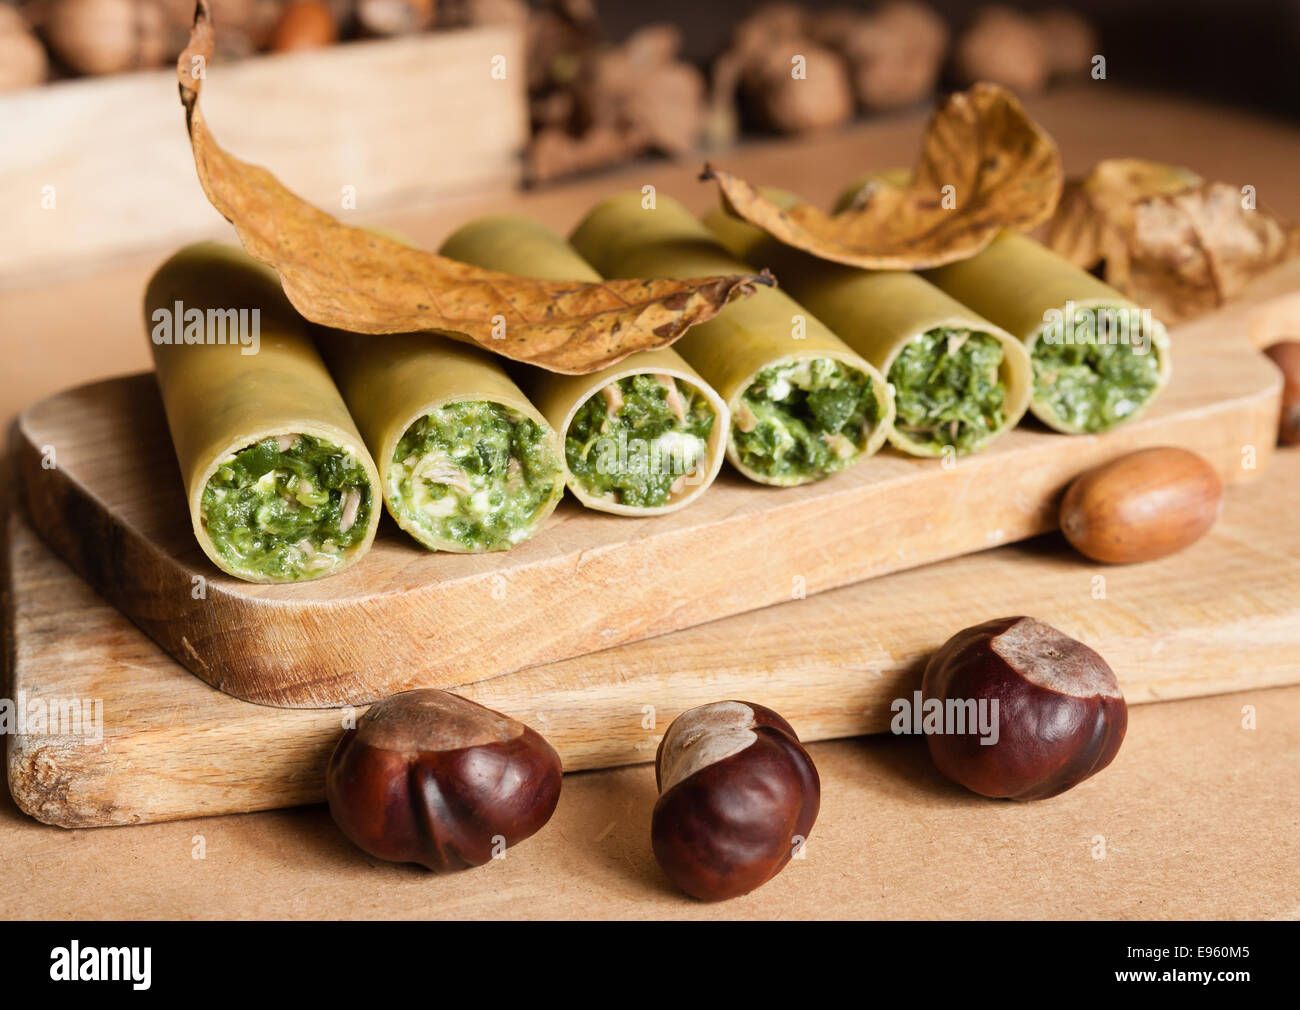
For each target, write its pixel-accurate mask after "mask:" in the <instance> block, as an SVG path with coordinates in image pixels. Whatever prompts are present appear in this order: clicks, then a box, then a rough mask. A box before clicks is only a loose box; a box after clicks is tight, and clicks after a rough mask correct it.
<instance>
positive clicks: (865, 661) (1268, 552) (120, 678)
mask: <svg viewBox="0 0 1300 1010" xmlns="http://www.w3.org/2000/svg"><path fill="white" fill-rule="evenodd" d="M1298 498H1300V450H1290V451H1285V452H1280V453H1279V454H1278V458H1277V460H1276V461H1275V463H1274V466H1273V468H1272V470H1271V471H1270V473H1269V474H1268V475H1266V476H1265V477H1264V478H1262V479H1261V480H1259V481H1256V482H1254V483H1251V484H1247V485H1242V486H1238V487H1233V488H1230V489H1229V490H1228V492H1227V501H1226V504H1225V508H1224V512H1223V516H1222V518H1221V519H1220V520H1219V522H1218V524H1217V525H1216V526H1215V528H1214V529H1213V530H1212V531H1211V533H1210V534H1209V535H1208V536H1207V537H1205V538H1204V539H1203V540H1201V541H1200V542H1199V543H1197V544H1195V545H1194V546H1193V547H1191V548H1190V549H1188V550H1187V551H1184V552H1183V553H1182V554H1179V555H1175V556H1173V557H1170V558H1166V559H1164V560H1162V561H1157V562H1151V563H1147V564H1141V565H1131V566H1124V567H1103V566H1097V565H1093V564H1091V563H1089V562H1087V561H1085V560H1083V559H1081V558H1080V557H1079V556H1078V555H1076V554H1074V553H1073V552H1072V551H1071V550H1070V549H1069V548H1068V547H1067V546H1066V545H1065V544H1064V542H1063V541H1062V540H1061V538H1060V536H1059V534H1052V535H1049V536H1046V537H1040V538H1038V539H1035V540H1031V541H1028V542H1025V543H1022V544H1016V545H1012V546H1007V547H1001V548H998V549H997V550H992V551H985V552H982V553H979V554H972V555H970V556H967V557H963V558H958V559H954V560H951V561H946V562H942V563H940V564H935V565H929V566H926V567H923V568H917V569H914V570H912V571H907V572H900V573H897V574H894V575H890V576H887V577H885V578H881V579H874V580H871V581H868V582H862V583H859V584H857V585H853V586H848V587H846V588H843V589H837V590H834V591H832V592H827V593H823V594H821V595H819V596H816V597H812V598H810V599H806V600H799V601H794V602H789V603H785V604H782V605H780V606H776V607H769V608H767V609H765V610H759V611H756V612H753V613H749V614H742V615H738V616H735V617H730V618H727V619H725V620H721V621H716V622H714V623H711V624H705V625H701V626H698V627H694V628H690V629H688V630H685V631H679V632H676V633H674V634H671V635H664V636H662V637H659V638H654V639H650V640H647V641H642V642H636V643H633V644H630V645H625V646H622V647H620V648H617V649H609V650H606V651H604V652H596V653H591V654H589V655H585V656H580V657H577V658H575V659H570V660H566V661H564V662H560V663H552V664H549V665H545V666H539V667H534V668H533V669H530V670H525V671H522V672H519V673H513V674H508V675H505V676H501V677H495V678H493V679H491V680H485V681H481V682H477V683H473V684H468V685H465V686H463V687H461V688H458V689H457V690H458V693H461V694H464V695H466V696H467V697H470V698H473V699H475V700H477V701H480V702H482V703H484V704H486V705H490V706H491V707H493V708H496V709H499V710H501V711H504V712H507V713H509V714H511V715H513V716H515V717H517V718H519V719H522V720H524V721H525V722H527V723H529V724H530V725H532V726H533V727H535V728H536V729H537V730H538V731H540V732H541V733H543V734H545V735H546V736H547V738H548V739H550V741H551V742H552V743H553V744H554V745H555V747H556V748H557V750H558V751H559V752H560V755H561V757H562V758H563V760H564V766H565V769H566V770H568V771H577V770H580V769H585V768H599V767H607V766H612V765H622V764H631V763H635V762H643V761H650V760H652V759H653V756H654V752H655V748H656V747H657V746H658V743H659V738H660V736H661V734H662V732H663V730H664V728H665V727H667V726H668V724H669V723H670V722H671V721H672V719H673V718H674V717H675V716H676V715H678V713H680V712H681V711H683V710H684V709H686V708H689V707H691V706H693V705H697V704H702V703H705V702H709V701H717V700H720V699H724V698H744V699H748V700H750V701H754V702H758V703H760V704H764V705H768V706H771V707H772V708H774V709H776V710H777V711H778V712H781V713H782V714H783V715H785V716H786V717H787V718H788V719H789V720H790V722H791V723H792V724H793V725H794V727H795V729H796V730H797V731H798V733H799V734H800V736H801V737H802V738H803V739H805V740H820V739H826V738H833V737H843V736H852V735H857V734H861V733H870V732H880V731H883V730H886V729H887V728H888V723H889V720H890V715H891V713H890V708H889V706H890V702H891V701H893V699H895V698H899V697H908V696H910V694H911V692H912V691H913V690H915V689H916V688H917V686H918V685H919V677H920V672H921V670H922V666H923V663H924V660H925V657H926V656H927V655H928V654H929V653H930V652H931V651H932V650H933V649H935V648H936V647H937V646H938V645H940V644H941V643H942V642H943V641H944V640H945V639H946V638H947V637H948V636H949V635H951V634H952V633H953V632H955V631H957V630H959V629H960V628H963V627H966V626H969V625H971V624H975V623H978V622H980V621H983V620H986V619H988V618H991V617H998V616H1007V615H1011V614H1017V613H1028V614H1031V615H1033V616H1036V617H1039V618H1041V619H1043V620H1046V621H1049V622H1051V623H1052V624H1054V625H1056V626H1057V627H1059V628H1061V629H1062V630H1064V631H1066V632H1068V633H1069V634H1071V635H1074V636H1076V637H1078V638H1081V639H1082V640H1084V641H1086V642H1087V643H1088V644H1090V645H1092V646H1093V647H1094V648H1096V649H1098V650H1099V651H1100V652H1101V653H1102V654H1103V655H1104V656H1105V657H1106V658H1107V660H1109V662H1110V663H1111V665H1112V666H1113V667H1114V669H1115V671H1116V673H1117V674H1118V676H1119V679H1120V681H1121V683H1122V684H1123V686H1124V691H1125V694H1126V696H1127V698H1128V700H1129V701H1130V702H1131V703H1145V702H1153V701H1166V700H1170V699H1174V698H1185V697H1189V696H1193V695H1203V694H1216V693H1222V692H1227V691H1235V690H1244V689H1246V688H1263V687H1272V686H1277V685H1283V684H1291V683H1300V538H1297V537H1296V536H1295V533H1294V530H1293V528H1292V527H1291V525H1290V524H1288V523H1285V522H1283V521H1281V520H1282V518H1283V511H1284V509H1285V508H1287V507H1289V505H1290V504H1291V503H1294V502H1295V501H1296V500H1297V499H1298ZM9 539H10V543H9V550H8V586H9V596H10V599H9V605H8V606H7V607H6V608H5V612H6V615H7V623H8V630H9V641H10V642H11V650H6V652H7V653H9V655H10V656H11V657H12V663H11V665H10V670H9V672H10V675H11V683H10V685H9V690H8V691H6V696H7V697H10V698H17V699H18V700H19V701H20V702H21V703H23V704H25V705H27V706H28V707H29V708H30V707H31V706H32V705H33V703H35V705H36V706H37V708H38V709H39V708H44V709H45V710H55V709H57V708H58V705H59V703H60V702H65V703H66V702H74V701H75V702H90V703H91V705H92V709H91V712H92V719H91V721H92V722H93V703H94V702H95V701H96V700H98V701H99V702H100V703H101V704H102V717H101V723H100V724H101V725H102V727H103V736H102V739H101V740H98V741H97V740H94V739H87V738H86V736H84V735H82V736H76V735H48V732H47V734H46V735H39V734H28V735H20V736H10V737H8V743H9V751H8V771H9V786H10V789H11V791H12V792H13V795H14V798H15V800H17V802H18V805H19V806H20V807H22V809H23V810H25V811H26V812H27V813H29V814H31V815H32V816H34V817H37V818H39V819H40V820H43V821H47V822H49V823H51V824H59V825H63V826H67V827H74V826H93V825H106V824H129V823H139V822H144V821H161V820H170V819H175V818H180V817H189V816H197V815H204V814H220V813H228V812H238V811H248V810H260V809H269V808H273V807H280V806H292V805H295V804H301V803H310V802H314V801H317V800H319V799H321V797H322V793H323V782H322V780H323V774H324V768H325V764H326V761H327V759H328V756H329V753H330V751H331V749H332V748H333V746H334V743H335V741H336V740H337V739H338V737H339V735H340V733H341V726H342V719H343V717H344V716H345V715H348V714H352V715H356V714H360V709H358V710H356V712H354V713H345V712H340V711H338V710H333V711H331V710H303V709H297V710H294V709H283V708H271V707H266V706H261V705H252V704H249V703H247V702H242V701H238V700H236V699H234V698H231V697H229V696H228V695H225V694H222V693H221V692H219V691H216V690H214V689H212V688H211V687H209V686H207V685H206V684H204V683H203V682H202V681H200V680H199V679H197V678H196V677H192V676H190V674H189V673H187V672H186V671H185V670H184V669H183V668H182V667H181V666H179V665H178V664H177V663H175V662H173V661H172V660H171V659H170V658H168V656H167V655H166V654H164V653H163V652H162V650H161V649H159V648H158V646H157V645H155V644H154V643H153V642H151V641H150V640H149V639H148V638H146V637H145V636H144V635H142V634H141V633H140V632H139V631H138V630H137V629H136V628H134V627H132V625H131V624H130V623H129V622H128V621H127V620H126V619H125V618H124V617H123V616H122V615H121V614H119V613H118V612H117V611H116V610H114V609H113V608H112V607H111V606H110V605H109V604H108V603H107V602H105V600H104V599H103V598H102V597H101V596H98V595H96V594H95V592H94V591H92V590H91V588H90V587H89V586H88V585H87V584H86V583H85V582H83V581H82V580H81V579H79V578H78V577H77V576H76V575H74V574H73V572H72V571H71V570H70V569H69V568H68V567H67V566H66V565H65V564H64V563H63V562H61V561H60V560H58V559H57V558H56V557H55V556H54V555H53V554H52V553H51V551H50V550H49V548H48V547H47V546H46V545H45V544H44V543H42V542H41V540H40V539H39V538H38V537H37V536H36V535H35V534H34V533H33V531H32V530H31V528H30V526H29V525H28V523H27V522H26V520H25V519H23V518H22V517H21V516H19V515H17V514H15V515H14V516H13V517H12V519H11V521H10V530H9ZM52 728H55V727H53V726H50V725H47V727H46V729H47V731H48V730H50V729H52ZM61 728H63V729H65V730H66V729H68V728H69V727H68V726H66V725H65V726H63V727H61ZM72 728H75V727H72ZM1186 746H1187V747H1189V748H1195V746H1196V742H1195V741H1194V740H1189V741H1186Z"/></svg>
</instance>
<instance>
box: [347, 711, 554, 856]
mask: <svg viewBox="0 0 1300 1010" xmlns="http://www.w3.org/2000/svg"><path fill="white" fill-rule="evenodd" d="M561 778H562V775H561V768H560V757H559V755H558V754H556V753H555V749H554V748H553V747H551V745H550V744H549V743H547V742H546V740H545V739H543V738H542V737H541V736H540V735H539V734H537V733H536V732H534V731H533V730H532V729H530V728H529V727H527V726H525V725H524V724H523V723H521V722H517V721H516V720H514V719H511V718H510V717H508V716H505V715H502V714H501V713H500V712H494V711H492V709H490V708H484V707H483V706H482V705H478V704H475V703H474V702H472V701H467V700H466V699H464V698H460V697H458V696H456V695H454V694H448V693H447V692H445V691H435V690H419V691H406V692H404V693H402V694H395V695H393V696H392V697H391V698H385V699H383V700H382V701H378V702H376V703H375V704H374V705H372V706H371V707H370V708H369V710H368V711H367V712H366V713H365V715H363V716H362V717H361V718H360V719H359V720H357V725H356V727H355V728H354V729H349V730H348V731H347V732H346V733H344V734H343V738H342V739H341V740H340V741H339V743H338V746H337V747H336V748H335V749H334V755H333V757H331V758H330V763H329V769H328V771H327V772H326V776H325V793H326V796H327V798H328V800H329V806H330V814H331V815H332V816H333V818H334V822H335V823H336V824H337V825H338V826H339V828H340V829H341V830H342V832H343V833H344V834H345V835H347V836H348V838H349V839H351V840H352V842H353V843H355V844H356V845H357V846H358V847H360V848H362V849H364V850H365V851H366V852H368V853H370V854H371V855H372V856H378V857H379V858H380V859H388V860H392V861H394V862H411V863H423V864H424V865H425V866H427V867H428V868H429V869H431V870H435V871H437V872H439V873H446V872H451V871H454V870H465V869H469V868H470V867H472V866H481V865H482V864H483V863H486V862H487V861H488V860H489V859H491V858H492V857H493V855H494V854H497V853H500V852H502V851H504V848H505V847H509V846H512V845H516V844H518V843H519V842H521V841H523V840H524V839H525V838H527V837H528V836H529V835H532V834H533V833H535V832H536V831H537V830H538V829H539V828H541V827H542V825H544V824H545V823H546V822H547V821H548V820H550V818H551V814H553V813H554V812H555V805H556V803H558V802H559V798H560V782H561Z"/></svg>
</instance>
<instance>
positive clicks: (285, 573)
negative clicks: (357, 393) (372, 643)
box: [200, 435, 372, 582]
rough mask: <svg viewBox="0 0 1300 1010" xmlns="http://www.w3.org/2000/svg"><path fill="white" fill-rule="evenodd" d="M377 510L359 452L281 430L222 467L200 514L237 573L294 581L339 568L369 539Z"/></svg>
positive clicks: (211, 481) (211, 480)
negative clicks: (352, 549)
mask: <svg viewBox="0 0 1300 1010" xmlns="http://www.w3.org/2000/svg"><path fill="white" fill-rule="evenodd" d="M371 508H372V500H371V489H370V479H369V477H367V475H366V471H365V469H364V468H363V467H362V466H361V464H360V463H358V462H357V460H356V458H355V457H354V456H352V455H351V454H350V453H348V452H345V451H344V450H342V449H340V448H339V447H338V446H336V445H333V444H331V443H330V442H326V441H324V440H323V439H319V438H315V437H313V436H311V435H280V436H278V437H275V438H264V439H262V441H260V442H257V443H256V444H254V445H250V446H248V448H246V449H241V450H240V451H239V452H237V453H235V454H234V455H233V456H231V457H230V458H229V459H227V460H224V461H223V462H222V463H221V465H220V466H218V467H217V470H216V473H214V474H213V475H212V476H211V477H210V478H209V479H208V483H207V486H206V487H204V489H203V498H202V500H201V502H200V518H201V519H202V522H203V525H204V527H205V528H206V529H207V531H208V536H209V537H210V538H211V540H212V543H213V546H214V547H215V548H216V550H217V553H218V554H220V555H221V557H222V558H224V559H225V560H226V561H227V562H229V563H230V566H231V568H233V569H234V570H235V571H238V572H244V573H256V574H259V575H261V576H263V577H264V578H268V579H271V580H273V581H285V582H292V581H295V580H297V579H301V578H310V577H314V576H317V575H324V574H325V573H327V572H329V571H331V570H332V569H334V568H336V567H338V565H339V563H340V562H342V560H343V558H344V556H345V555H346V553H347V551H348V548H350V547H354V546H355V545H356V544H358V543H360V542H361V541H362V540H363V539H365V535H366V530H367V528H368V527H369V525H370V509H371Z"/></svg>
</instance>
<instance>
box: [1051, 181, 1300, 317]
mask: <svg viewBox="0 0 1300 1010" xmlns="http://www.w3.org/2000/svg"><path fill="white" fill-rule="evenodd" d="M1048 242H1049V244H1050V245H1051V247H1052V248H1053V249H1055V250H1056V251H1057V252H1058V253H1060V254H1061V255H1062V256H1065V257H1066V258H1067V259H1069V260H1070V261H1071V262H1073V263H1075V264H1077V265H1078V266H1081V267H1083V268H1084V269H1085V270H1092V269H1094V268H1096V267H1097V266H1098V265H1099V264H1101V265H1103V277H1104V279H1105V280H1106V283H1108V284H1110V285H1111V286H1112V287H1114V288H1117V289H1118V290H1120V291H1122V292H1124V293H1125V294H1126V295H1128V296H1129V297H1130V298H1132V299H1133V300H1134V301H1136V302H1138V303H1139V304H1142V305H1144V306H1147V307H1149V308H1150V309H1151V311H1152V312H1153V313H1155V314H1156V315H1158V316H1159V317H1160V318H1161V319H1163V320H1164V321H1165V322H1166V323H1171V322H1175V321H1177V320H1180V319H1189V318H1191V317H1193V316H1196V315H1200V314H1201V313H1203V312H1208V311H1209V310H1211V309H1214V308H1217V307H1218V306H1219V305H1222V304H1223V303H1224V302H1225V301H1226V300H1227V299H1229V298H1231V297H1233V296H1234V295H1236V294H1237V293H1239V292H1240V291H1241V289H1242V288H1244V287H1245V286H1246V284H1248V283H1249V282H1250V280H1251V279H1252V278H1254V277H1255V276H1257V275H1258V274H1260V273H1263V272H1264V271H1265V270H1267V269H1269V268H1270V267H1272V266H1275V265H1276V264H1278V263H1280V262H1281V261H1282V260H1284V259H1287V258H1288V257H1290V256H1294V255H1296V254H1297V252H1300V248H1298V245H1297V231H1296V229H1295V227H1294V226H1291V225H1287V224H1285V223H1283V222H1281V221H1278V220H1277V219H1276V218H1274V217H1273V216H1272V215H1270V214H1269V213H1267V212H1266V211H1263V210H1260V209H1258V208H1256V207H1254V206H1253V200H1248V199H1247V194H1246V192H1244V191H1243V190H1242V189H1241V188H1239V187H1237V186H1232V185H1229V184H1228V183H1223V182H1206V181H1205V180H1204V179H1202V178H1201V177H1200V176H1199V175H1197V174H1196V173H1195V172H1192V171H1191V170H1190V169H1186V168H1180V167H1178V166H1175V165H1163V164H1160V163H1159V162H1154V161H1143V160H1141V159H1137V158H1115V159H1111V160H1108V161H1101V162H1098V163H1097V165H1096V166H1095V167H1094V168H1093V170H1092V172H1091V173H1089V174H1088V176H1087V177H1086V178H1083V179H1072V180H1071V181H1070V182H1069V183H1068V184H1067V185H1066V187H1065V193H1064V195H1063V197H1062V199H1061V205H1060V207H1059V208H1058V209H1057V213H1056V217H1055V219H1053V221H1052V226H1051V230H1050V234H1049V237H1048Z"/></svg>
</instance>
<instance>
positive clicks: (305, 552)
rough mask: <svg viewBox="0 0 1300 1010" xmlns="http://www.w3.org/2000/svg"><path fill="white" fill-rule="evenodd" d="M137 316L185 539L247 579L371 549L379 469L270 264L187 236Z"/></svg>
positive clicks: (282, 574) (300, 570) (331, 568)
mask: <svg viewBox="0 0 1300 1010" xmlns="http://www.w3.org/2000/svg"><path fill="white" fill-rule="evenodd" d="M144 312H145V325H146V328H147V329H148V330H149V332H150V335H151V340H150V349H151V351H152V353H153V360H154V369H155V372H156V373H157V378H158V388H159V391H160V393H161V394H162V401H163V407H164V409H165V411H166V414H167V426H168V428H169V429H170V431H171V436H172V443H173V445H174V446H175V447H176V457H177V461H178V462H179V463H180V469H181V478H182V481H183V483H184V486H185V498H186V502H187V503H188V505H189V510H190V520H191V523H192V525H193V528H194V536H195V538H196V539H197V540H198V542H199V546H200V547H201V548H202V549H203V552H204V553H205V554H206V555H207V556H208V557H209V558H210V559H211V560H212V563H213V564H215V565H216V566H217V567H218V568H220V569H221V570H222V571H224V572H228V573H229V574H231V575H234V576H236V577H237V578H240V579H244V580H246V581H249V582H297V581H301V580H305V579H314V578H319V577H321V576H323V575H332V574H334V573H335V572H340V571H342V570H343V569H345V568H347V567H348V566H349V565H351V564H353V563H354V562H355V561H356V560H357V559H358V558H360V557H361V556H362V555H363V554H365V553H366V551H367V550H369V549H370V545H371V542H372V541H373V540H374V536H375V527H376V525H377V523H378V522H379V509H378V503H377V502H376V500H375V494H376V489H377V488H378V487H379V474H378V472H377V471H376V469H375V465H374V463H373V462H372V461H371V459H370V455H369V453H368V452H367V451H366V448H365V445H364V443H363V442H362V439H361V435H360V433H359V432H358V431H357V427H356V425H355V424H354V423H353V421H352V418H351V417H350V416H349V415H348V411H347V407H346V406H345V405H344V403H343V400H342V398H341V397H340V396H339V392H338V390H337V389H336V388H335V386H334V383H333V381H332V380H331V379H330V375H329V372H328V371H326V369H325V365H324V363H323V362H322V361H321V358H320V355H319V354H317V352H316V349H315V348H314V347H313V346H312V342H311V340H310V338H309V337H308V335H307V332H306V327H305V324H304V323H303V322H302V320H301V318H300V317H299V316H298V314H297V313H296V312H295V311H294V310H293V307H292V306H291V305H290V304H289V302H288V300H287V299H286V298H285V297H284V294H283V292H282V291H281V289H280V282H279V280H278V279H277V277H276V275H275V273H274V272H273V271H272V270H270V269H269V268H267V267H264V266H262V265H261V264H259V263H256V262H255V261H254V260H253V259H252V258H251V257H249V256H248V255H247V254H246V253H244V252H243V250H241V249H237V248H234V247H229V246H223V245H218V244H215V243H211V242H205V243H200V244H198V245H192V246H188V247H186V248H184V249H182V250H181V251H180V252H178V253H176V254H175V255H174V256H172V257H171V259H169V260H167V262H166V263H164V264H163V265H162V266H161V267H160V268H159V269H158V271H157V273H155V274H154V275H153V278H152V279H151V280H150V282H149V285H148V288H147V289H146V292H145V299H144Z"/></svg>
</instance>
